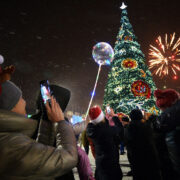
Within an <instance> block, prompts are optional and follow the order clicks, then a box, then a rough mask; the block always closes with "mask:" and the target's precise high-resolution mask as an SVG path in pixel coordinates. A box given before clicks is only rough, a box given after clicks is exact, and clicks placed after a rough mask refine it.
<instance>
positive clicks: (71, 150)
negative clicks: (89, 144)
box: [0, 110, 78, 180]
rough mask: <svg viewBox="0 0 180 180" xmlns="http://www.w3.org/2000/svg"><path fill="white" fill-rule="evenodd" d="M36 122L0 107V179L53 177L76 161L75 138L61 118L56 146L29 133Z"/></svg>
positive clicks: (66, 169)
mask: <svg viewBox="0 0 180 180" xmlns="http://www.w3.org/2000/svg"><path fill="white" fill-rule="evenodd" d="M36 129H37V122H36V121H34V120H32V119H27V118H25V117H24V116H20V115H17V114H16V113H13V112H9V111H4V110H0V162H1V163H0V179H3V180H6V179H7V180H53V179H54V178H55V177H57V176H61V175H63V174H65V173H66V172H68V171H69V170H71V169H72V168H74V167H75V166H76V165H77V158H78V157H77V149H76V139H75V136H74V132H73V129H72V128H71V127H70V126H69V124H68V123H66V122H65V121H61V122H59V123H58V125H57V136H56V137H57V138H56V144H57V148H54V147H52V146H47V145H44V144H41V143H37V142H36V141H35V140H33V139H32V138H31V137H33V134H34V133H35V131H36Z"/></svg>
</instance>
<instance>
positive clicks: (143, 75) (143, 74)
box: [140, 69, 146, 78]
mask: <svg viewBox="0 0 180 180" xmlns="http://www.w3.org/2000/svg"><path fill="white" fill-rule="evenodd" d="M140 72H141V73H142V74H141V77H144V78H145V77H146V73H145V72H144V71H143V70H142V69H140Z"/></svg>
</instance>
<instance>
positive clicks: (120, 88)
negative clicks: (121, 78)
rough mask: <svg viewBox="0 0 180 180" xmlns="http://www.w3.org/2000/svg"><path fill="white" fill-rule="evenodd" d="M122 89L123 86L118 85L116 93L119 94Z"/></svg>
mask: <svg viewBox="0 0 180 180" xmlns="http://www.w3.org/2000/svg"><path fill="white" fill-rule="evenodd" d="M121 90H122V87H121V86H118V87H116V88H115V89H114V92H115V93H116V94H119V92H120V91H121Z"/></svg>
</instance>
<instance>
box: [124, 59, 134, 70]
mask: <svg viewBox="0 0 180 180" xmlns="http://www.w3.org/2000/svg"><path fill="white" fill-rule="evenodd" d="M121 65H122V67H123V68H124V69H135V68H137V61H136V60H134V59H129V58H128V59H125V60H123V61H122V64H121Z"/></svg>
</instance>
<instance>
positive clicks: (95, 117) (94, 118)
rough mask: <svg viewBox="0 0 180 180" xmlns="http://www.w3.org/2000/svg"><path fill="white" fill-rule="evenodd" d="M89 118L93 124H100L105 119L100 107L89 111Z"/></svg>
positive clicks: (94, 107)
mask: <svg viewBox="0 0 180 180" xmlns="http://www.w3.org/2000/svg"><path fill="white" fill-rule="evenodd" d="M89 117H90V119H91V122H92V123H93V124H98V123H99V122H101V121H102V120H103V119H104V113H103V112H102V110H101V108H100V107H99V106H93V107H92V108H90V110H89Z"/></svg>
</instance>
